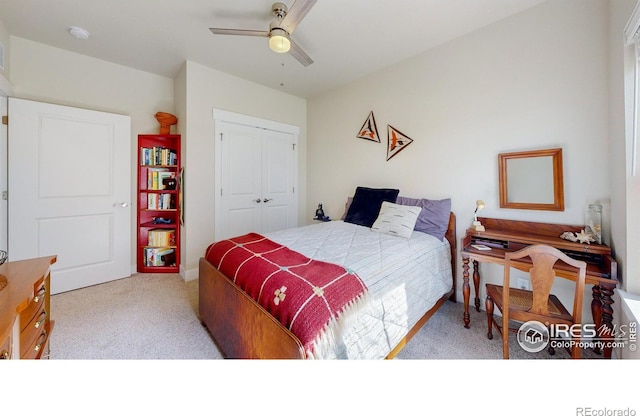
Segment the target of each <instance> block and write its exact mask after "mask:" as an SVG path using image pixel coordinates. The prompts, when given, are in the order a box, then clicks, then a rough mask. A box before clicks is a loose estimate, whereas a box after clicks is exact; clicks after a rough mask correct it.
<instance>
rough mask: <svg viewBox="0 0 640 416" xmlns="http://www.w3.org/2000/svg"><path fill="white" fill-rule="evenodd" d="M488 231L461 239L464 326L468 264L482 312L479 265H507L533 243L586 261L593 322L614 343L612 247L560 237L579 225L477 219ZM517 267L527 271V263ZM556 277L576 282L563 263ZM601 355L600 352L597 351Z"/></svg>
mask: <svg viewBox="0 0 640 416" xmlns="http://www.w3.org/2000/svg"><path fill="white" fill-rule="evenodd" d="M478 220H479V221H481V222H482V224H483V225H484V227H485V229H486V231H475V230H474V229H472V228H470V229H468V230H467V233H466V234H465V236H464V237H463V239H462V244H461V246H460V247H461V256H462V271H463V274H462V277H463V283H462V295H463V298H464V316H463V319H464V326H465V328H469V324H470V322H471V316H470V314H469V298H470V296H471V288H470V286H469V268H470V267H469V263H470V262H473V285H474V289H475V298H474V301H475V308H476V311H478V312H480V298H479V290H480V269H479V263H494V264H500V265H504V256H505V253H507V252H512V251H518V250H520V249H521V248H524V247H526V246H528V245H531V244H546V245H550V246H552V247H555V248H557V249H559V250H562V251H564V252H565V253H566V254H567V255H569V256H570V257H573V258H576V259H579V260H584V261H586V262H587V276H586V283H587V284H592V285H594V286H593V289H592V295H593V300H592V301H591V313H592V315H593V322H594V323H595V324H596V325H598V328H600V329H601V331H602V332H601V334H602V337H603V338H610V340H613V308H612V307H611V305H612V304H613V300H612V299H611V297H612V296H613V293H614V289H615V287H616V285H617V284H618V279H617V271H618V265H617V263H616V261H615V260H614V258H613V256H612V255H611V248H610V247H608V246H607V245H605V244H594V243H591V244H584V243H578V242H572V241H568V240H563V239H561V238H560V234H562V233H563V232H565V231H571V232H580V230H582V229H583V228H584V227H583V226H576V225H563V224H547V223H538V222H527V221H513V220H501V219H495V218H478ZM471 244H483V245H486V246H489V247H491V250H478V249H476V248H473V247H471ZM515 267H517V268H519V269H521V270H525V271H527V270H526V269H525V264H521V265H520V266H517V265H515ZM555 269H556V274H557V275H558V276H560V277H564V278H567V279H572V280H573V279H575V275H574V274H573V273H571V272H570V271H569V269H568V268H567V267H566V265H564V263H560V262H559V263H558V264H556V267H555ZM605 327H606V328H605ZM596 352H599V351H596ZM604 357H605V358H611V348H605V350H604Z"/></svg>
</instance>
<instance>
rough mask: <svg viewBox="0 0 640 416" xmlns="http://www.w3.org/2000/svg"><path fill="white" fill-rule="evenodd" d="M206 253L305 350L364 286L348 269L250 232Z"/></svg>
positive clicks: (329, 330)
mask: <svg viewBox="0 0 640 416" xmlns="http://www.w3.org/2000/svg"><path fill="white" fill-rule="evenodd" d="M205 257H206V259H207V260H208V261H209V262H210V263H211V264H212V265H213V266H214V267H216V268H217V269H218V270H220V271H221V272H222V273H223V274H224V275H225V276H227V277H228V278H230V279H231V280H233V281H234V282H235V283H236V284H237V285H238V286H239V287H240V288H241V289H242V290H244V291H245V292H247V294H249V296H251V297H252V298H253V299H255V300H256V301H257V302H258V303H259V304H260V305H261V306H262V307H263V308H265V309H266V310H267V311H269V313H271V314H272V315H273V316H274V317H275V318H276V319H278V320H279V321H280V322H281V323H282V324H283V325H284V326H285V327H287V328H288V329H289V330H290V331H291V332H292V333H293V334H294V335H296V337H298V339H299V340H300V341H301V342H302V345H303V347H304V348H305V351H306V352H307V354H308V355H309V356H314V350H315V349H316V348H317V347H318V345H319V344H322V343H323V342H326V340H324V341H323V337H332V336H334V334H332V332H333V326H335V325H336V324H335V322H336V321H337V320H338V318H340V317H341V316H342V315H343V314H345V313H346V312H347V311H348V310H349V309H351V308H354V307H355V304H356V302H357V301H358V300H360V299H363V298H364V296H365V294H366V291H367V287H366V286H365V284H364V282H363V281H362V280H361V279H360V278H359V277H358V276H357V275H356V274H355V273H353V272H352V271H350V270H347V269H345V268H344V267H342V266H338V265H336V264H331V263H326V262H322V261H318V260H313V259H310V258H308V257H305V256H303V255H302V254H300V253H298V252H295V251H293V250H290V249H288V248H287V247H285V246H283V245H280V244H278V243H275V242H273V241H271V240H269V239H267V238H265V237H264V236H261V235H259V234H255V233H250V234H246V235H243V236H239V237H235V238H231V239H228V240H222V241H218V242H216V243H213V244H211V245H210V246H209V247H208V248H207V251H206V255H205ZM330 342H331V341H329V343H330Z"/></svg>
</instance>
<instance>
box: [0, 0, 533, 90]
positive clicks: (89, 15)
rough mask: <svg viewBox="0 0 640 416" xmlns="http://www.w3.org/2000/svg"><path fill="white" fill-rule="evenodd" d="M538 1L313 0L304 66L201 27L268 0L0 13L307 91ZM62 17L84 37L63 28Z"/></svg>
mask: <svg viewBox="0 0 640 416" xmlns="http://www.w3.org/2000/svg"><path fill="white" fill-rule="evenodd" d="M543 1H545V0H318V2H317V3H316V5H315V6H314V7H313V8H312V9H311V11H310V12H309V13H308V14H307V16H306V17H305V18H304V20H302V22H301V23H300V24H299V25H298V27H297V29H296V30H295V32H294V33H293V35H292V39H293V40H294V41H295V42H296V43H297V44H298V45H300V47H302V49H304V51H305V52H306V53H307V54H308V55H309V56H311V58H312V59H313V60H314V61H315V62H314V63H313V64H312V65H310V66H308V67H304V66H302V65H301V64H300V63H298V61H296V60H295V59H294V58H293V57H291V56H290V55H289V54H277V53H275V52H272V51H271V50H269V48H268V46H267V42H268V41H267V39H266V38H260V37H246V36H224V35H213V34H212V33H211V32H210V31H209V28H210V27H223V28H239V29H253V30H267V29H268V26H269V23H270V22H271V21H272V20H273V16H272V15H271V5H272V4H273V3H274V1H273V0H235V1H230V0H227V1H222V0H82V1H79V0H55V1H51V0H48V1H35V0H0V19H2V21H3V23H4V25H5V27H6V28H7V30H8V31H9V33H10V34H11V35H14V36H19V37H23V38H26V39H31V40H34V41H37V42H41V43H44V44H47V45H51V46H54V47H58V48H62V49H66V50H70V51H74V52H77V53H81V54H84V55H89V56H93V57H96V58H100V59H103V60H106V61H110V62H114V63H118V64H122V65H126V66H129V67H133V68H137V69H141V70H143V71H147V72H152V73H156V74H159V75H163V76H167V77H173V76H174V75H175V74H176V72H177V71H178V69H179V68H180V67H181V66H182V65H183V63H184V62H185V61H186V60H191V61H194V62H198V63H200V64H203V65H206V66H209V67H211V68H215V69H218V70H221V71H224V72H228V73H231V74H235V75H237V76H239V77H242V78H245V79H248V80H252V81H254V82H257V83H260V84H263V85H266V86H269V87H273V88H277V89H281V90H282V91H284V92H287V93H291V94H294V95H297V96H300V97H311V96H314V95H317V94H319V93H322V92H323V91H327V90H330V89H333V88H336V87H339V86H340V85H343V84H345V83H348V82H351V81H353V80H356V79H358V78H361V77H363V76H365V75H367V74H370V73H373V72H376V71H378V70H380V69H382V68H384V67H387V66H390V65H393V64H395V63H398V62H400V61H403V60H405V59H407V58H409V57H412V56H415V55H418V54H420V53H422V52H424V51H426V50H428V49H430V48H433V47H434V46H437V45H439V44H442V43H444V42H447V41H449V40H451V39H454V38H456V37H459V36H461V35H464V34H466V33H469V32H472V31H474V30H476V29H478V28H480V27H482V26H485V25H488V24H491V23H493V22H496V21H498V20H501V19H504V18H506V17H508V16H510V15H512V14H515V13H518V12H520V11H522V10H524V9H527V8H529V7H532V6H535V5H537V4H539V3H542V2H543ZM284 3H286V4H288V5H289V7H290V6H291V4H293V0H284ZM69 26H80V27H82V28H84V29H86V30H88V31H89V32H90V34H91V36H90V38H89V39H88V40H84V41H82V40H78V39H75V38H72V37H71V36H70V35H69V33H68V31H67V29H68V27H69ZM281 84H282V85H281Z"/></svg>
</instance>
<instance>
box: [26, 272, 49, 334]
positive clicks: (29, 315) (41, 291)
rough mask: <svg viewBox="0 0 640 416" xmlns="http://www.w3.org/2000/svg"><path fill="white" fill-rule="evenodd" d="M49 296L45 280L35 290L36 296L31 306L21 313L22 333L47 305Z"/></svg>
mask: <svg viewBox="0 0 640 416" xmlns="http://www.w3.org/2000/svg"><path fill="white" fill-rule="evenodd" d="M46 294H47V286H46V285H45V282H44V280H42V281H40V282H39V283H38V284H37V285H36V286H35V290H34V296H33V299H32V300H31V302H30V303H29V305H28V306H27V307H26V308H25V309H24V310H23V311H22V312H20V331H24V329H25V328H26V326H27V325H28V324H29V322H31V320H32V319H33V318H34V316H36V314H38V311H39V310H40V309H42V307H43V305H44V304H45V298H46Z"/></svg>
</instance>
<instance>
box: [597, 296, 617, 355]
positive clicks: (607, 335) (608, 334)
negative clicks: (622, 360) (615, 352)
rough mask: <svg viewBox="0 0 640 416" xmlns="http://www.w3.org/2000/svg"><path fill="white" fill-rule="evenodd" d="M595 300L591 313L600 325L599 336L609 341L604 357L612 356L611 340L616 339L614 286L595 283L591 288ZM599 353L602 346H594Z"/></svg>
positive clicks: (606, 341) (604, 340)
mask: <svg viewBox="0 0 640 416" xmlns="http://www.w3.org/2000/svg"><path fill="white" fill-rule="evenodd" d="M591 291H592V293H593V300H592V301H591V314H592V316H593V322H594V323H595V324H596V325H597V326H598V338H600V339H602V341H603V342H605V343H607V344H608V346H607V347H606V348H604V351H603V352H604V358H611V341H613V339H614V334H613V308H612V307H611V305H612V304H613V299H611V296H613V287H611V286H608V285H595V286H593V289H592V290H591ZM594 351H595V352H596V353H597V354H600V352H601V351H600V348H597V347H596V348H594Z"/></svg>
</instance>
